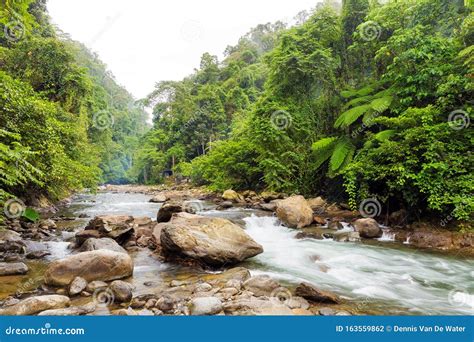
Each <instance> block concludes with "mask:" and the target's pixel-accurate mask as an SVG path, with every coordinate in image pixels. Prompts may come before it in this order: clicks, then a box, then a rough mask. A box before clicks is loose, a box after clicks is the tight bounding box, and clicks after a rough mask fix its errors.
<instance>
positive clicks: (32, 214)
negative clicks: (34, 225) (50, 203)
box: [22, 208, 40, 222]
mask: <svg viewBox="0 0 474 342" xmlns="http://www.w3.org/2000/svg"><path fill="white" fill-rule="evenodd" d="M22 216H23V217H24V218H26V219H28V220H30V221H31V222H36V221H38V220H39V218H40V214H39V213H38V212H37V211H36V210H34V209H31V208H26V209H25V212H24V213H23V215H22Z"/></svg>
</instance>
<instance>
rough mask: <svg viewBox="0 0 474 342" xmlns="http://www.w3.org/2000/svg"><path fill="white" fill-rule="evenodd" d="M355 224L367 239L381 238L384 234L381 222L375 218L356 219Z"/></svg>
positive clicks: (356, 228)
mask: <svg viewBox="0 0 474 342" xmlns="http://www.w3.org/2000/svg"><path fill="white" fill-rule="evenodd" d="M353 225H354V228H355V230H356V231H357V232H359V235H360V236H361V237H363V238H366V239H372V238H379V237H381V236H382V234H383V232H382V229H381V228H380V226H379V224H378V223H377V221H375V220H374V219H373V218H363V219H358V220H355V221H354V223H353Z"/></svg>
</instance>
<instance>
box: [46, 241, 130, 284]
mask: <svg viewBox="0 0 474 342" xmlns="http://www.w3.org/2000/svg"><path fill="white" fill-rule="evenodd" d="M132 273H133V261H132V258H130V256H129V255H128V254H125V253H119V252H112V251H109V250H104V249H101V250H97V251H91V252H82V253H79V254H75V255H71V256H69V257H67V258H65V259H61V260H57V261H54V262H52V263H51V264H50V265H49V267H48V269H47V270H46V273H45V275H44V279H45V283H46V284H48V285H56V286H66V285H69V284H70V283H71V281H72V280H73V279H74V278H76V277H82V278H84V279H85V280H86V281H88V282H90V281H93V280H102V281H109V280H116V279H121V278H126V277H129V276H131V275H132Z"/></svg>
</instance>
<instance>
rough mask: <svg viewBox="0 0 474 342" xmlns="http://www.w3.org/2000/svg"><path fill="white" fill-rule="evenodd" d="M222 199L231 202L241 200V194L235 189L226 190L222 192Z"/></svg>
mask: <svg viewBox="0 0 474 342" xmlns="http://www.w3.org/2000/svg"><path fill="white" fill-rule="evenodd" d="M222 199H223V200H224V201H231V202H239V201H241V200H242V196H240V195H239V194H238V193H237V192H236V191H234V190H226V191H224V193H223V194H222Z"/></svg>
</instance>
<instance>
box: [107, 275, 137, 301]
mask: <svg viewBox="0 0 474 342" xmlns="http://www.w3.org/2000/svg"><path fill="white" fill-rule="evenodd" d="M109 289H110V290H111V291H112V293H113V294H114V300H115V302H120V303H121V302H130V301H131V300H132V297H133V293H132V291H133V285H132V284H130V283H127V282H125V281H122V280H115V281H113V282H112V283H111V284H110V286H109Z"/></svg>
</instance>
